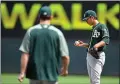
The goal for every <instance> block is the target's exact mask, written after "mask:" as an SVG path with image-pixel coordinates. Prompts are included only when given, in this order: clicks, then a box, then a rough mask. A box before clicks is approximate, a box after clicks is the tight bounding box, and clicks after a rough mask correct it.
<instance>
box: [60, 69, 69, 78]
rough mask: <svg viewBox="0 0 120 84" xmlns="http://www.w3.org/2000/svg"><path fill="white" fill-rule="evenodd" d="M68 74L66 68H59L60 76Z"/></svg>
mask: <svg viewBox="0 0 120 84" xmlns="http://www.w3.org/2000/svg"><path fill="white" fill-rule="evenodd" d="M67 75H68V70H66V69H64V68H61V76H67Z"/></svg>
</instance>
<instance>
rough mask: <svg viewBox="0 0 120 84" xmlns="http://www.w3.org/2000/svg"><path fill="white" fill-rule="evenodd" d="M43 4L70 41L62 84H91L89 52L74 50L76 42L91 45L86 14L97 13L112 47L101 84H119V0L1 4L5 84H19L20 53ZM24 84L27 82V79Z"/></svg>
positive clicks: (53, 21)
mask: <svg viewBox="0 0 120 84" xmlns="http://www.w3.org/2000/svg"><path fill="white" fill-rule="evenodd" d="M43 5H49V6H50V8H51V10H52V13H53V16H54V18H53V19H52V25H54V26H56V27H58V28H59V29H60V30H61V31H62V32H63V33H64V36H65V38H66V40H67V43H68V47H69V52H70V57H71V63H70V67H69V76H68V77H66V80H65V79H64V78H62V77H60V79H59V80H60V84H88V83H89V78H88V75H87V67H86V49H85V48H82V47H75V46H74V41H75V40H82V41H84V42H89V40H90V35H91V26H89V25H87V24H86V22H84V21H82V17H83V15H84V12H85V11H87V10H94V11H96V13H97V16H98V21H100V22H101V23H103V24H106V25H107V27H108V29H109V33H110V44H109V45H108V49H107V50H106V62H105V65H104V69H103V72H102V79H101V80H102V84H119V52H120V50H119V48H120V45H119V43H120V41H119V39H120V36H119V35H120V26H119V24H120V3H119V1H17V2H16V1H2V2H1V37H2V38H1V72H2V84H18V83H19V82H18V81H17V76H18V73H19V72H20V56H21V52H20V51H19V50H18V49H19V47H20V44H21V42H22V39H23V36H24V34H25V32H26V30H27V29H28V28H29V27H31V26H33V25H35V24H37V17H38V16H37V15H38V13H39V9H40V7H41V6H43ZM24 83H25V84H27V83H28V80H27V79H26V80H25V82H24Z"/></svg>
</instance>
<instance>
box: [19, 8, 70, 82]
mask: <svg viewBox="0 0 120 84" xmlns="http://www.w3.org/2000/svg"><path fill="white" fill-rule="evenodd" d="M39 16H40V19H39V24H37V25H35V26H33V27H31V28H29V29H28V30H27V32H26V34H25V36H24V39H23V41H22V44H21V46H20V49H19V50H20V51H22V56H21V70H20V75H19V77H18V80H19V81H20V82H22V81H23V78H24V77H25V75H26V78H28V79H29V80H30V84H58V75H59V70H58V69H59V67H60V61H61V59H62V68H61V75H63V76H66V75H67V74H68V65H69V51H68V46H67V43H66V40H65V37H64V35H63V33H62V32H61V31H60V30H59V29H58V28H56V27H54V26H52V25H50V22H51V10H50V8H49V7H48V6H43V7H42V8H41V9H40V12H39Z"/></svg>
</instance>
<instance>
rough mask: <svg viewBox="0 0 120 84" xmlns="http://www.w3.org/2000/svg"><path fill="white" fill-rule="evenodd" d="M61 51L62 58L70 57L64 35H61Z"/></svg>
mask: <svg viewBox="0 0 120 84" xmlns="http://www.w3.org/2000/svg"><path fill="white" fill-rule="evenodd" d="M60 51H61V55H62V56H69V50H68V45H67V42H66V39H65V37H64V35H63V33H62V32H61V33H60Z"/></svg>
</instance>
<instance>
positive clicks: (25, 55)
mask: <svg viewBox="0 0 120 84" xmlns="http://www.w3.org/2000/svg"><path fill="white" fill-rule="evenodd" d="M28 59H29V54H28V53H24V52H23V53H22V55H21V70H20V74H25V72H26V67H27V63H28Z"/></svg>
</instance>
